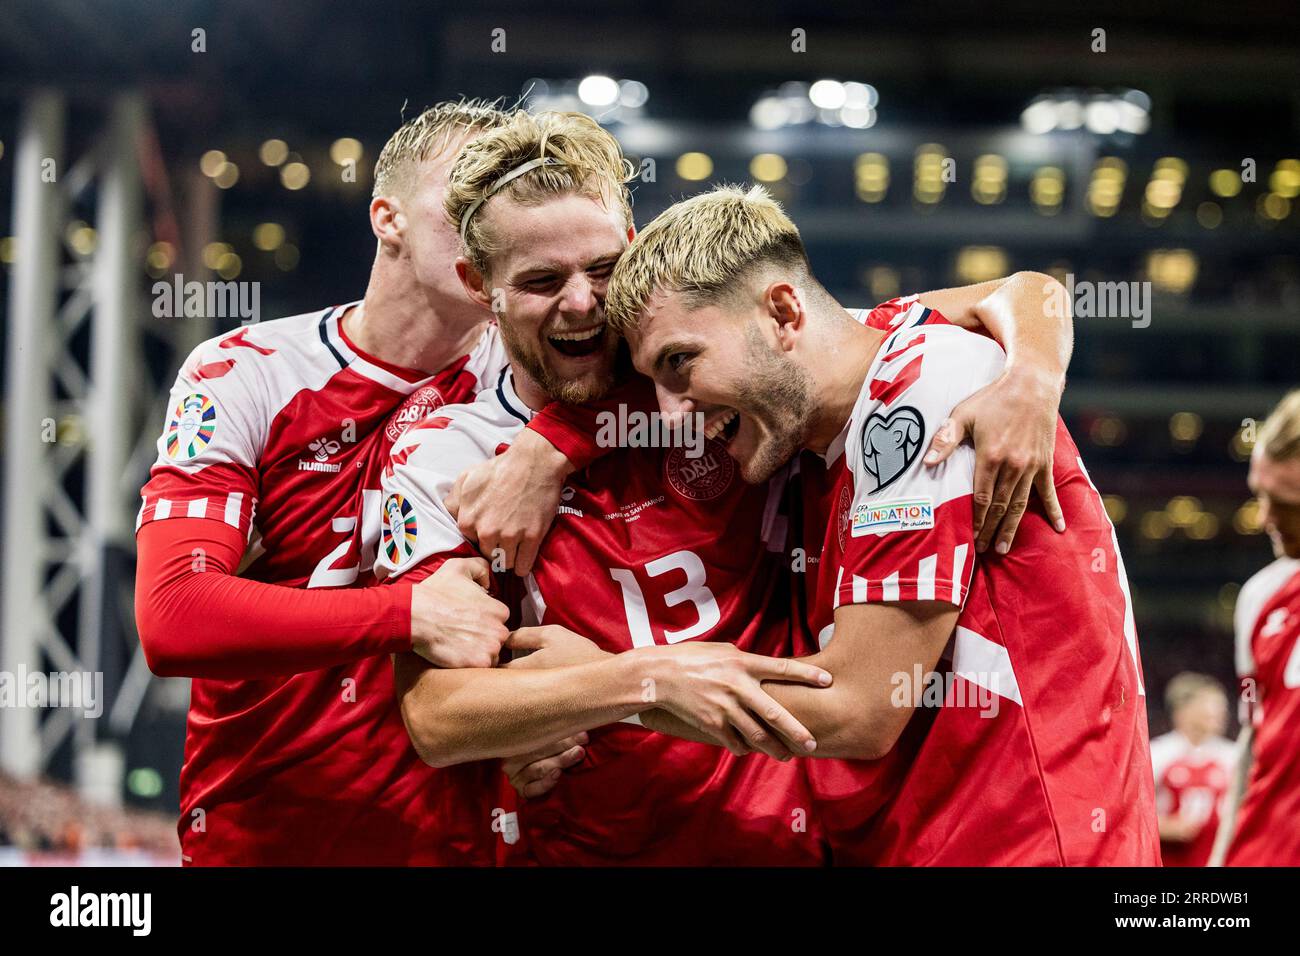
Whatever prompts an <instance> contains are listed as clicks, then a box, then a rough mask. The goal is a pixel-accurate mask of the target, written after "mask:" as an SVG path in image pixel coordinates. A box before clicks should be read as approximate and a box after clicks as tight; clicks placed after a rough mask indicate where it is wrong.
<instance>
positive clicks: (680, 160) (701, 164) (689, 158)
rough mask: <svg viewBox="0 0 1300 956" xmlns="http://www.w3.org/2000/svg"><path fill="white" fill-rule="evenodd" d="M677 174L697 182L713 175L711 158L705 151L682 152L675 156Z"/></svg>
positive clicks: (689, 180)
mask: <svg viewBox="0 0 1300 956" xmlns="http://www.w3.org/2000/svg"><path fill="white" fill-rule="evenodd" d="M677 175H678V176H679V177H681V178H682V179H685V180H686V181H688V182H699V181H700V180H701V179H708V178H709V177H710V176H711V175H713V160H712V159H711V158H710V157H709V155H708V154H707V153H682V154H681V155H680V156H678V157H677Z"/></svg>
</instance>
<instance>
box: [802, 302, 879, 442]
mask: <svg viewBox="0 0 1300 956" xmlns="http://www.w3.org/2000/svg"><path fill="white" fill-rule="evenodd" d="M884 338H885V333H884V332H883V331H881V330H880V329H873V328H871V327H869V326H866V325H862V324H861V323H859V322H857V321H856V320H854V321H852V322H848V323H841V322H834V323H830V324H829V329H828V339H827V341H826V342H825V343H823V344H822V346H821V347H819V348H818V354H819V356H821V357H820V358H819V360H818V363H817V373H816V375H814V376H813V407H814V409H815V412H814V414H813V426H812V430H811V432H810V437H809V440H808V442H807V444H806V445H805V446H804V447H806V448H808V449H809V450H810V451H815V452H817V454H819V455H824V454H826V451H827V449H828V448H830V446H831V443H832V442H834V441H835V439H836V437H837V436H838V435H839V433H840V432H842V431H844V426H845V425H847V424H848V423H849V418H850V417H851V416H852V415H853V407H854V406H855V405H857V403H858V396H859V395H860V394H861V392H862V383H863V382H864V381H865V380H866V378H867V372H869V371H870V370H871V363H872V362H874V361H875V360H876V354H877V353H878V352H879V351H880V344H881V342H883V341H884Z"/></svg>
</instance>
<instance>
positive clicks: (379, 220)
mask: <svg viewBox="0 0 1300 956" xmlns="http://www.w3.org/2000/svg"><path fill="white" fill-rule="evenodd" d="M370 231H371V232H373V233H374V234H375V238H376V239H378V240H379V241H380V243H382V244H383V245H385V246H387V247H388V248H390V249H400V248H401V247H402V245H403V243H404V241H405V233H406V213H405V212H403V211H402V204H401V202H400V201H399V200H397V199H395V198H393V197H391V196H376V197H375V198H374V199H372V200H370Z"/></svg>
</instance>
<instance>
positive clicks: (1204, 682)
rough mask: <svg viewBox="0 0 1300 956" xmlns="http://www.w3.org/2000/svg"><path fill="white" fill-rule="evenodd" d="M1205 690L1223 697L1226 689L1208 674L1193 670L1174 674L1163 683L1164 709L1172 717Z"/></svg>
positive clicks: (1225, 694)
mask: <svg viewBox="0 0 1300 956" xmlns="http://www.w3.org/2000/svg"><path fill="white" fill-rule="evenodd" d="M1207 690H1210V691H1214V692H1215V693H1216V694H1222V695H1223V696H1224V697H1226V696H1227V691H1225V690H1224V689H1223V685H1222V684H1220V683H1219V682H1218V681H1217V680H1215V679H1214V678H1213V677H1211V676H1210V675H1208V674H1197V673H1195V672H1194V671H1183V672H1182V673H1181V674H1176V675H1174V676H1173V677H1171V678H1170V679H1169V683H1168V684H1166V685H1165V710H1166V711H1167V712H1168V714H1169V716H1170V717H1172V716H1173V715H1174V714H1175V713H1177V712H1178V711H1179V710H1181V709H1182V708H1183V707H1184V706H1185V705H1187V704H1188V703H1190V702H1191V701H1192V700H1194V699H1195V698H1196V697H1197V696H1198V695H1199V694H1202V693H1204V692H1205V691H1207Z"/></svg>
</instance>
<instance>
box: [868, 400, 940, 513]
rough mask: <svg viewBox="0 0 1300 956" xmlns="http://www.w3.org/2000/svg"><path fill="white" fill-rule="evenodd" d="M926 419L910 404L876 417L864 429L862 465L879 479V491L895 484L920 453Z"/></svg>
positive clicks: (873, 416) (874, 489)
mask: <svg viewBox="0 0 1300 956" xmlns="http://www.w3.org/2000/svg"><path fill="white" fill-rule="evenodd" d="M924 437H925V420H924V419H923V418H921V413H920V412H918V411H917V410H916V409H915V408H912V407H911V406H909V405H904V406H903V407H902V408H898V409H895V410H894V411H893V413H891V414H890V415H889V416H888V417H886V416H884V415H879V414H873V415H872V416H871V417H870V418H868V419H867V421H866V423H865V424H864V425H863V426H862V464H863V467H865V468H866V469H867V474H869V475H871V477H872V478H874V479H876V487H874V488H872V489H871V491H873V492H875V491H879V490H880V489H881V488H884V487H885V486H886V485H889V484H890V483H892V482H893V481H895V480H896V479H897V478H898V476H899V475H901V474H902V473H903V472H904V471H906V470H907V466H908V465H910V464H911V463H912V462H913V461H915V460H916V456H917V455H919V454H920V453H921V439H922V438H924Z"/></svg>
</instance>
